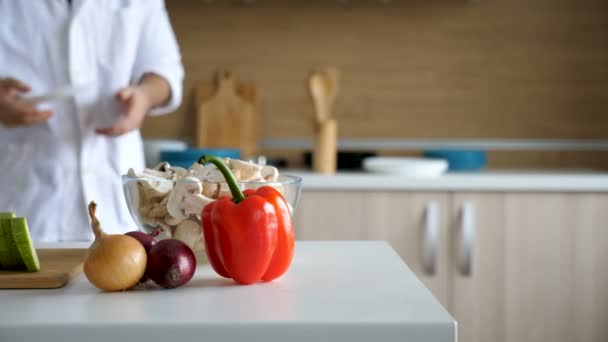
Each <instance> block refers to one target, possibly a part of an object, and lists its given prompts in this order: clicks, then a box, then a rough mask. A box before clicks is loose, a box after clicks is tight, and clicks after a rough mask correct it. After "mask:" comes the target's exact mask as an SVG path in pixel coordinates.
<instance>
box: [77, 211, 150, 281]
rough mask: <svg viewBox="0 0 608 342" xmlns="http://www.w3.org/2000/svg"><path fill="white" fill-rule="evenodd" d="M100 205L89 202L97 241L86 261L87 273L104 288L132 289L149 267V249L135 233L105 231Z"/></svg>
mask: <svg viewBox="0 0 608 342" xmlns="http://www.w3.org/2000/svg"><path fill="white" fill-rule="evenodd" d="M96 207H97V206H96V204H95V202H91V204H89V215H90V216H91V227H92V229H93V232H94V233H95V242H94V243H93V244H92V245H91V247H90V248H89V250H88V254H87V257H86V259H85V261H84V274H85V276H86V277H87V279H88V280H89V281H90V282H91V284H93V285H94V286H95V287H97V288H98V289H100V290H103V291H123V290H127V289H130V288H132V287H134V286H135V285H137V283H138V282H139V280H140V279H141V278H142V276H143V275H144V272H145V271H146V263H147V254H146V249H145V248H144V246H143V245H142V244H141V243H140V242H139V241H138V240H136V239H135V238H133V237H131V236H128V235H123V234H116V235H108V234H106V233H104V232H103V230H102V229H101V227H100V224H99V221H98V220H97V218H96V217H95V209H96Z"/></svg>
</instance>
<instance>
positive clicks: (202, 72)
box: [143, 0, 608, 139]
mask: <svg viewBox="0 0 608 342" xmlns="http://www.w3.org/2000/svg"><path fill="white" fill-rule="evenodd" d="M167 6H168V10H169V13H170V16H171V19H172V23H173V26H174V29H175V31H176V35H177V38H178V40H179V43H180V46H181V49H182V54H183V60H184V64H185V68H186V79H185V92H186V93H185V95H186V96H185V98H184V104H183V105H182V107H181V108H180V110H179V111H177V112H176V113H175V114H174V115H169V116H166V117H161V118H154V119H150V120H147V122H146V123H145V125H144V128H143V133H144V136H147V137H175V136H179V137H192V136H193V134H194V132H193V129H192V127H193V125H192V124H191V120H192V105H191V102H192V99H191V93H192V91H191V89H192V87H193V85H194V84H195V83H196V82H197V81H199V80H201V79H209V78H210V77H211V75H212V73H213V71H214V70H216V69H217V68H218V67H227V68H230V69H232V70H234V71H235V72H236V73H238V74H239V75H242V77H243V78H246V79H251V80H255V81H256V84H257V85H258V92H259V99H260V108H261V112H262V113H263V115H262V116H261V118H260V125H261V126H260V133H261V136H262V137H266V138H278V137H310V136H311V135H312V125H311V124H310V122H311V120H310V118H311V116H312V105H311V103H310V100H309V98H308V95H307V92H306V85H305V79H306V76H307V75H308V72H309V71H310V70H311V69H312V68H314V67H317V66H320V65H324V64H331V65H336V66H338V67H340V68H341V70H342V71H343V77H342V85H341V94H340V97H339V98H338V100H337V103H336V116H337V119H338V120H339V122H340V136H341V137H348V138H365V137H387V138H567V139H587V138H602V139H606V138H608V110H606V108H608V45H606V43H605V42H606V41H607V40H608V2H606V1H603V0H582V1H579V0H539V1H527V0H493V1H481V2H480V3H473V2H469V1H456V0H449V1H448V0H436V1H401V2H398V1H393V2H390V3H388V4H385V5H383V4H381V3H379V2H376V1H353V2H351V5H349V6H342V5H339V4H338V3H336V2H332V1H307V2H296V1H281V0H268V1H260V2H256V3H254V4H253V5H247V6H246V5H242V4H240V3H239V2H231V1H216V2H211V3H206V2H198V1H195V2H193V1H187V0H171V1H167Z"/></svg>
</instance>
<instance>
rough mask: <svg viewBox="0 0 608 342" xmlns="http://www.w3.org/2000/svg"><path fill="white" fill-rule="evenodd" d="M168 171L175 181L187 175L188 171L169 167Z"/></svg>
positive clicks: (177, 167)
mask: <svg viewBox="0 0 608 342" xmlns="http://www.w3.org/2000/svg"><path fill="white" fill-rule="evenodd" d="M168 171H169V172H171V173H172V174H173V177H174V178H175V179H181V178H183V177H186V176H187V175H188V170H186V169H184V168H183V167H179V166H171V167H169V169H168Z"/></svg>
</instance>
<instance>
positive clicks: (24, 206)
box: [0, 0, 183, 242]
mask: <svg viewBox="0 0 608 342" xmlns="http://www.w3.org/2000/svg"><path fill="white" fill-rule="evenodd" d="M148 72H153V73H156V74H158V75H160V76H162V77H164V78H165V79H166V80H167V81H168V82H169V84H170V86H171V99H170V103H168V105H166V106H165V107H163V108H156V109H154V110H153V111H152V112H151V114H162V113H166V112H169V111H172V110H174V109H175V108H176V107H177V106H178V105H179V104H180V102H181V98H182V80H183V67H182V64H181V56H180V52H179V48H178V45H177V42H176V39H175V35H174V33H173V30H172V28H171V25H170V22H169V19H168V15H167V12H166V9H165V5H164V2H163V1H162V0H103V1H99V0H72V4H71V5H70V4H69V3H68V1H67V0H44V1H43V0H36V1H15V0H0V77H14V78H16V79H19V80H22V81H24V82H26V83H28V84H29V85H31V87H32V89H33V91H34V92H36V93H44V92H46V91H51V90H53V89H57V88H58V87H62V86H65V85H77V86H86V87H85V88H84V89H85V90H84V91H82V92H80V93H79V94H78V95H77V96H76V97H74V98H72V99H70V100H66V101H62V102H57V103H49V104H46V105H44V106H45V107H46V108H50V109H52V110H53V112H54V115H53V116H52V118H51V119H50V120H49V121H48V122H46V123H43V124H40V125H36V126H30V127H20V128H5V127H2V126H1V125H0V212H2V211H14V212H16V214H17V215H19V216H24V217H26V218H27V220H28V223H29V227H30V230H31V233H32V236H33V239H34V241H45V242H47V241H48V242H52V241H86V240H91V239H92V238H93V235H92V234H91V229H90V226H89V219H88V216H87V209H86V207H87V204H88V203H89V201H95V202H97V205H98V209H97V214H98V218H99V219H100V221H101V224H102V227H104V229H105V230H106V231H107V232H108V233H122V232H126V231H129V230H135V229H136V226H135V224H134V222H133V220H132V218H131V216H130V214H129V212H128V209H127V206H126V201H125V199H124V195H123V190H122V180H121V175H123V174H125V173H126V172H127V170H128V169H129V168H130V167H132V168H135V169H141V168H143V167H144V158H143V147H142V141H141V136H140V133H139V131H133V132H130V133H127V134H125V135H122V136H120V137H117V138H112V137H107V136H103V135H99V134H96V133H95V129H97V128H102V127H109V126H111V125H112V124H113V123H114V122H115V121H116V120H117V119H118V118H119V117H120V116H121V113H123V108H122V107H121V105H120V104H119V103H118V102H117V101H116V99H115V95H116V93H117V92H118V91H119V90H120V89H121V88H123V87H126V86H128V85H130V84H136V83H137V82H138V81H139V80H140V78H141V77H142V76H143V74H145V73H148ZM46 108H45V109H46Z"/></svg>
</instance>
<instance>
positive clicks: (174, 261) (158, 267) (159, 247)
mask: <svg viewBox="0 0 608 342" xmlns="http://www.w3.org/2000/svg"><path fill="white" fill-rule="evenodd" d="M195 270H196V258H195V257H194V253H193V252H192V249H190V247H188V245H186V244H185V243H183V242H181V241H180V240H177V239H165V240H161V241H159V242H157V243H156V244H155V245H154V246H153V247H152V249H151V250H150V253H149V254H148V264H147V266H146V275H147V276H148V277H149V278H150V279H152V280H153V281H154V282H155V283H156V284H157V285H158V286H162V287H165V288H174V287H179V286H182V285H184V284H186V283H187V282H189V281H190V279H192V276H194V271H195Z"/></svg>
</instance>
